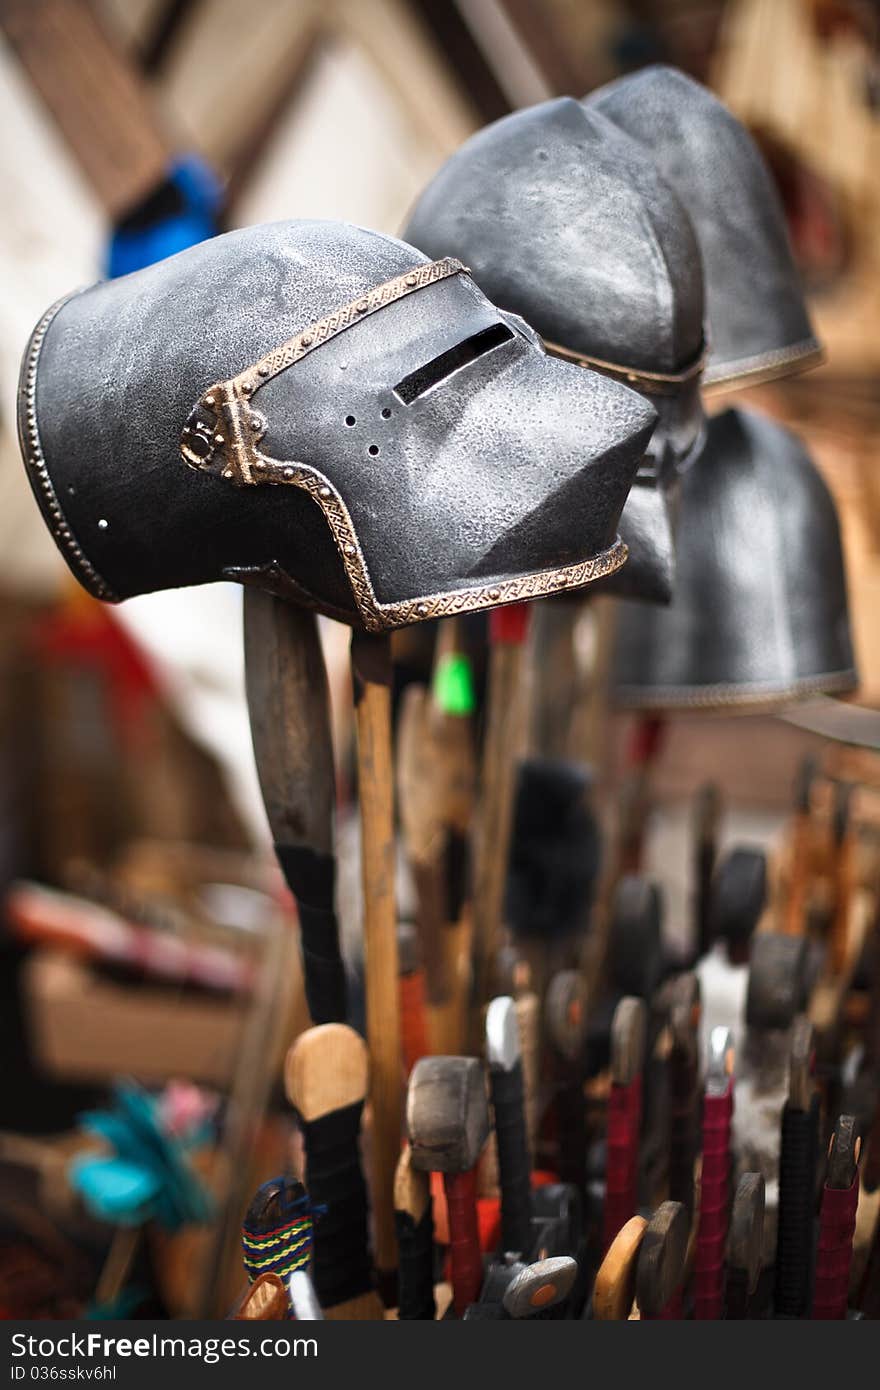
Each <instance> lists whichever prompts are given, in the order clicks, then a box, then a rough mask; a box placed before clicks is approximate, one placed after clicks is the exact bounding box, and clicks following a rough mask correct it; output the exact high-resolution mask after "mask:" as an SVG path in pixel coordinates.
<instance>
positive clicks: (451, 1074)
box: [406, 1057, 489, 1173]
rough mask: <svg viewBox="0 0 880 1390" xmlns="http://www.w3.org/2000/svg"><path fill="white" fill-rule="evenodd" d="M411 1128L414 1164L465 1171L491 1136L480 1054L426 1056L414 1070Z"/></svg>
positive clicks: (408, 1106)
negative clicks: (473, 1055)
mask: <svg viewBox="0 0 880 1390" xmlns="http://www.w3.org/2000/svg"><path fill="white" fill-rule="evenodd" d="M406 1126H407V1130H408V1132H409V1142H410V1148H411V1150H412V1163H413V1167H415V1168H422V1169H426V1170H427V1171H429V1172H435V1173H464V1172H467V1171H469V1170H470V1169H471V1168H473V1167H474V1166H475V1164H476V1162H477V1159H478V1158H479V1156H480V1153H481V1151H482V1148H483V1145H484V1144H485V1142H486V1140H487V1138H488V1137H489V1106H488V1102H487V1099H486V1076H485V1072H484V1070H483V1065H482V1063H481V1062H479V1061H478V1060H477V1058H476V1057H422V1058H421V1059H420V1060H419V1061H418V1062H417V1063H416V1065H415V1066H414V1067H413V1069H412V1073H411V1075H410V1079H409V1090H408V1091H407V1097H406Z"/></svg>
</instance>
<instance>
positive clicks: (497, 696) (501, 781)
mask: <svg viewBox="0 0 880 1390" xmlns="http://www.w3.org/2000/svg"><path fill="white" fill-rule="evenodd" d="M511 612H515V619H511V618H510V613H511ZM502 613H505V614H507V615H508V618H507V625H506V626H504V627H502V626H501V625H500V624H499V622H497V621H496V623H495V624H494V626H495V629H496V638H497V636H498V635H499V633H500V632H501V631H503V633H504V636H503V638H502V640H493V643H492V646H491V649H490V654H489V690H488V697H487V698H488V706H487V710H486V735H485V742H484V746H483V765H482V807H481V811H480V827H479V835H478V838H477V847H476V854H475V856H474V927H473V940H472V953H473V983H472V1022H471V1026H472V1029H473V1035H474V1040H475V1048H476V1047H479V1043H480V1036H479V1035H480V1010H481V1008H482V1006H483V1004H484V1003H485V1002H486V997H487V994H488V992H489V983H490V980H491V978H492V965H493V961H494V959H495V953H496V951H497V950H498V945H499V938H500V933H501V926H502V920H503V915H504V888H505V883H506V880H507V859H508V851H509V847H510V832H511V823H512V818H513V790H514V778H515V773H516V760H517V756H518V754H519V752H520V749H521V746H522V740H523V736H524V732H525V718H526V698H525V693H526V692H525V679H524V667H525V657H524V640H525V634H526V617H527V614H528V606H527V605H526V604H522V605H516V610H507V609H499V610H498V618H499V619H500V616H501V614H502ZM495 616H496V615H495V614H494V613H493V614H492V617H493V618H495Z"/></svg>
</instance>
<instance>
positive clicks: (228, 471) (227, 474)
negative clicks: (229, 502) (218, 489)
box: [223, 468, 232, 478]
mask: <svg viewBox="0 0 880 1390" xmlns="http://www.w3.org/2000/svg"><path fill="white" fill-rule="evenodd" d="M223 476H224V478H231V477H232V469H231V468H224V469H223Z"/></svg>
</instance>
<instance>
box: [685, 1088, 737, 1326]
mask: <svg viewBox="0 0 880 1390" xmlns="http://www.w3.org/2000/svg"><path fill="white" fill-rule="evenodd" d="M732 1115H733V1084H732V1083H728V1086H727V1090H726V1091H725V1093H724V1095H723V1096H709V1095H707V1096H704V1098H703V1172H702V1180H701V1183H700V1222H699V1226H698V1228H697V1257H696V1266H695V1277H694V1317H695V1318H697V1319H713V1318H714V1319H717V1318H720V1317H721V1312H722V1307H723V1299H724V1246H725V1242H726V1240H727V1223H728V1219H729V1215H730V1121H731V1116H732Z"/></svg>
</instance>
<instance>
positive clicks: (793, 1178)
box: [774, 1095, 819, 1318]
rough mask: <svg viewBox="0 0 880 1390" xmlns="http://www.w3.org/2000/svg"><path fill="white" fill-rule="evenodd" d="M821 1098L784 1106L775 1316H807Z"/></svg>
mask: <svg viewBox="0 0 880 1390" xmlns="http://www.w3.org/2000/svg"><path fill="white" fill-rule="evenodd" d="M818 1158H819V1097H818V1095H814V1096H813V1099H812V1101H811V1103H810V1108H809V1109H808V1110H801V1109H800V1108H797V1107H795V1106H793V1105H791V1104H786V1106H785V1108H784V1109H783V1112H782V1147H781V1151H780V1155H779V1213H778V1224H777V1235H776V1272H775V1293H774V1308H775V1312H776V1314H777V1316H782V1317H786V1318H805V1317H806V1316H807V1314H808V1312H809V1306H810V1264H811V1261H812V1247H813V1212H814V1209H815V1191H816V1167H817V1163H818Z"/></svg>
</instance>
